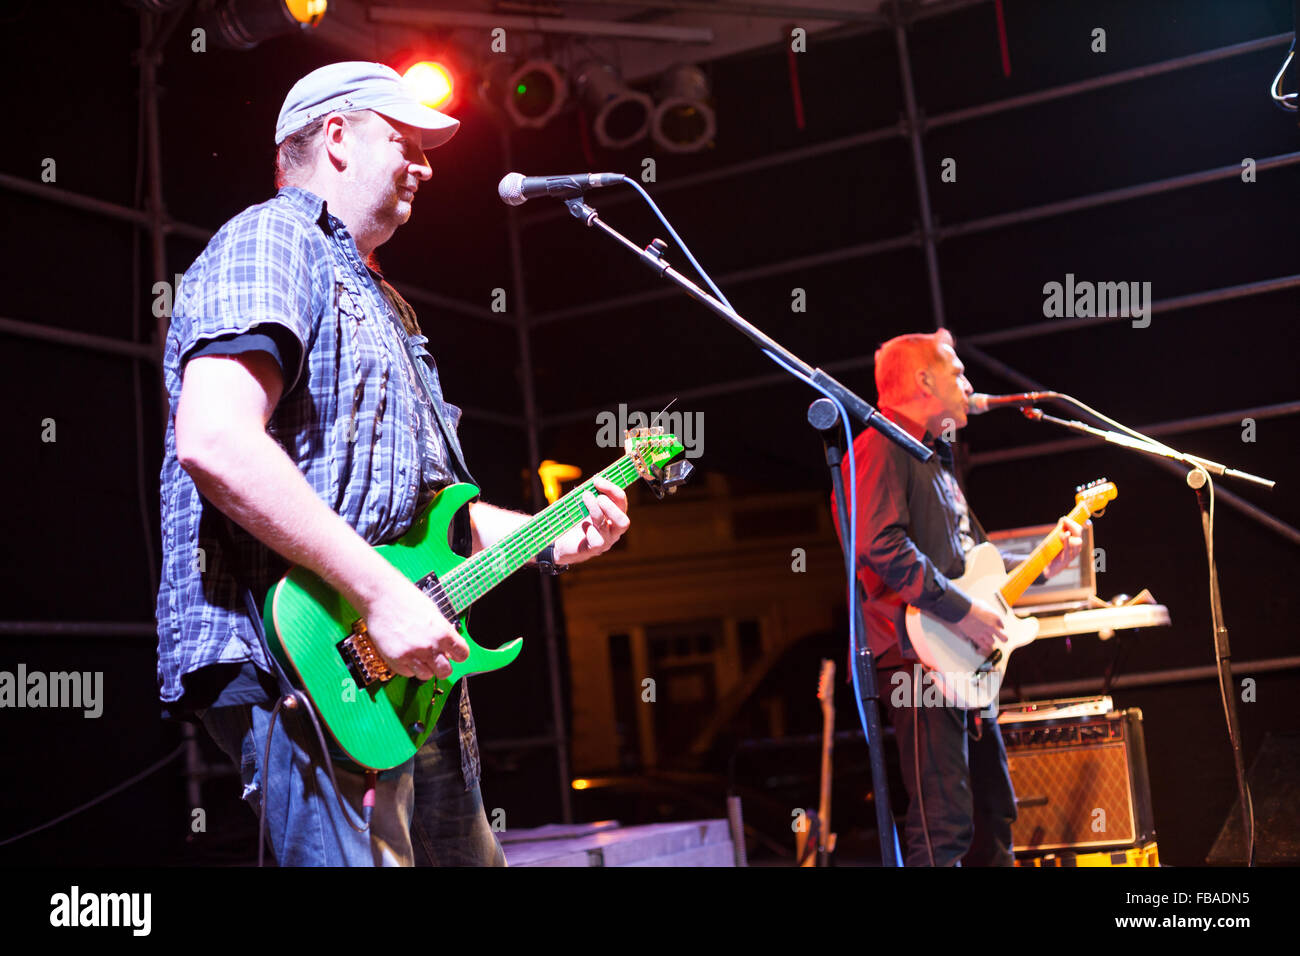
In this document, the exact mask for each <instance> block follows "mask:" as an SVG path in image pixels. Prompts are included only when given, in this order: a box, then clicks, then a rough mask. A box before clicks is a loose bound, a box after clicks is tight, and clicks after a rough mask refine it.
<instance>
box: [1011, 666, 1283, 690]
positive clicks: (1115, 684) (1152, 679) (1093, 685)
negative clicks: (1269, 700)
mask: <svg viewBox="0 0 1300 956" xmlns="http://www.w3.org/2000/svg"><path fill="white" fill-rule="evenodd" d="M1298 667H1300V657H1270V658H1266V659H1265V660H1259V661H1240V662H1238V661H1234V662H1233V664H1232V674H1233V676H1234V677H1240V676H1242V675H1244V674H1272V673H1276V672H1277V671H1286V670H1294V669H1296V668H1298ZM1218 677H1219V668H1218V667H1217V666H1215V665H1213V664H1207V665H1205V666H1204V667H1179V668H1174V669H1172V670H1165V671H1147V672H1145V673H1141V674H1124V675H1121V676H1119V677H1117V678H1115V680H1113V681H1112V682H1111V684H1110V687H1111V689H1112V690H1128V689H1129V688H1132V687H1159V686H1163V685H1166V684H1181V683H1184V682H1186V681H1196V680H1211V679H1215V680H1217V679H1218ZM1104 680H1105V678H1102V677H1084V678H1080V679H1079V680H1067V681H1055V682H1053V683H1050V684H1026V685H1025V686H1023V687H1016V688H1015V693H1014V694H1013V695H1012V696H1013V697H1015V698H1016V699H1018V700H1046V699H1050V698H1053V697H1073V696H1076V695H1079V694H1094V693H1096V692H1097V691H1098V690H1100V689H1101V688H1102V687H1103V686H1104V683H1103V682H1104Z"/></svg>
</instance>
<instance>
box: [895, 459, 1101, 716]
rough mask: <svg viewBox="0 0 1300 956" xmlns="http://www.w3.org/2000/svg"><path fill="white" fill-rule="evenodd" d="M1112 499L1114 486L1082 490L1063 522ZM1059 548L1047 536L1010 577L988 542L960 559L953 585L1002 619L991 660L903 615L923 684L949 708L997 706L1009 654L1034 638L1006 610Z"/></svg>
mask: <svg viewBox="0 0 1300 956" xmlns="http://www.w3.org/2000/svg"><path fill="white" fill-rule="evenodd" d="M1118 494H1119V492H1118V490H1117V489H1116V488H1115V486H1114V485H1113V484H1112V483H1110V482H1109V481H1106V479H1104V478H1102V479H1100V480H1099V481H1094V482H1093V483H1092V484H1090V485H1084V486H1083V487H1081V488H1079V489H1078V494H1076V495H1075V496H1074V508H1073V509H1072V510H1071V511H1070V513H1069V515H1067V517H1068V518H1070V519H1071V520H1073V521H1075V522H1077V523H1079V524H1083V523H1084V522H1085V521H1087V520H1088V519H1089V518H1091V517H1093V516H1094V515H1100V514H1101V513H1102V512H1103V511H1104V510H1105V509H1106V505H1107V504H1108V503H1110V502H1111V501H1114V500H1115V498H1116V496H1117V495H1118ZM1062 547H1063V545H1062V544H1061V539H1060V537H1059V536H1057V535H1056V534H1055V532H1053V533H1052V534H1049V535H1048V536H1047V537H1046V538H1044V539H1043V540H1042V541H1041V542H1039V544H1038V547H1036V548H1034V550H1033V552H1032V553H1031V554H1030V555H1029V557H1028V558H1026V559H1025V560H1024V561H1022V562H1021V563H1020V565H1019V566H1017V567H1016V568H1015V570H1013V571H1012V572H1011V573H1010V574H1008V573H1007V571H1006V567H1005V566H1004V565H1003V563H1002V555H1001V554H999V553H998V549H997V547H996V546H995V545H993V544H992V543H990V542H988V541H986V542H984V543H983V544H979V545H976V546H975V547H974V548H972V549H971V552H970V554H968V555H966V573H965V574H963V575H962V576H961V577H960V578H957V579H956V580H955V581H953V584H954V585H955V586H956V587H957V588H959V589H960V590H961V591H962V592H963V593H965V594H967V595H969V596H970V597H971V598H979V599H981V600H983V601H984V602H985V603H987V604H989V605H991V606H992V607H993V608H994V610H996V611H997V612H998V613H999V614H1000V615H1001V616H1002V628H1003V630H1004V631H1006V633H1007V640H1006V641H997V642H996V646H995V647H994V649H993V653H992V654H989V655H987V656H985V655H984V654H982V653H980V651H979V650H977V649H976V647H975V645H974V644H972V643H971V642H970V639H969V638H967V637H966V636H965V635H964V634H962V633H961V632H960V631H958V630H957V628H956V627H954V626H953V625H951V624H949V623H948V622H946V621H941V620H939V619H938V618H937V617H932V616H931V615H929V614H926V613H925V612H924V611H919V610H917V609H916V608H914V607H909V608H908V609H907V636H908V638H910V639H911V641H912V647H914V648H915V649H916V654H917V656H918V657H919V658H920V659H921V663H922V664H924V665H925V666H926V668H927V669H928V673H927V675H926V677H927V679H928V680H929V681H931V682H932V683H933V684H934V685H935V686H938V687H940V688H941V689H942V691H943V697H944V700H945V701H946V702H947V703H948V704H949V706H952V707H964V708H969V709H979V708H983V707H987V706H988V705H989V704H991V703H992V702H993V701H995V700H997V697H998V692H999V691H1001V689H1002V678H1003V676H1004V675H1005V674H1006V670H1007V661H1008V659H1009V658H1010V657H1011V652H1012V651H1014V650H1015V649H1016V648H1018V647H1024V646H1025V645H1026V644H1029V643H1030V642H1032V641H1033V640H1034V638H1036V637H1037V636H1038V620H1037V619H1036V618H1033V617H1028V618H1022V617H1017V616H1016V614H1015V612H1014V611H1012V610H1011V606H1012V605H1013V604H1015V603H1016V601H1017V600H1019V599H1020V595H1022V594H1024V593H1025V589H1026V588H1028V587H1029V586H1030V585H1031V584H1033V583H1034V582H1035V581H1036V580H1038V576H1039V575H1040V574H1042V573H1043V569H1044V568H1046V567H1047V566H1048V565H1049V564H1051V562H1052V559H1053V558H1055V557H1056V556H1057V555H1058V554H1060V553H1061V549H1062ZM1084 559H1085V560H1091V556H1087V555H1085V556H1084ZM919 690H920V689H919V688H918V689H917V692H918V693H919Z"/></svg>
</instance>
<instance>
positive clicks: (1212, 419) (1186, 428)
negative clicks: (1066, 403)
mask: <svg viewBox="0 0 1300 956" xmlns="http://www.w3.org/2000/svg"><path fill="white" fill-rule="evenodd" d="M1297 413H1300V402H1287V403H1285V404H1282V405H1258V406H1256V407H1255V408H1242V409H1238V410H1237V411H1235V412H1222V413H1220V414H1218V415H1201V416H1199V417H1197V418H1180V419H1177V420H1175V421H1172V422H1161V423H1160V424H1158V425H1142V426H1140V427H1139V428H1138V429H1137V430H1138V431H1140V432H1142V433H1143V434H1145V435H1155V436H1160V435H1181V434H1184V433H1186V432H1196V431H1203V430H1204V429H1207V428H1219V427H1222V426H1223V425H1240V424H1241V421H1242V419H1244V418H1252V419H1254V420H1255V421H1260V420H1263V419H1269V418H1282V417H1284V416H1287V415H1295V414H1297ZM1096 447H1097V439H1095V438H1062V439H1060V440H1058V441H1044V442H1036V443H1034V444H1032V445H1017V446H1015V447H1013V448H1000V449H998V450H997V451H983V452H976V453H975V454H973V455H971V456H970V458H969V461H970V463H971V465H972V466H976V465H998V464H1002V463H1004V462H1008V461H1021V460H1023V459H1025V458H1040V457H1044V456H1046V455H1060V454H1064V453H1067V452H1072V451H1082V450H1084V449H1095V448H1096Z"/></svg>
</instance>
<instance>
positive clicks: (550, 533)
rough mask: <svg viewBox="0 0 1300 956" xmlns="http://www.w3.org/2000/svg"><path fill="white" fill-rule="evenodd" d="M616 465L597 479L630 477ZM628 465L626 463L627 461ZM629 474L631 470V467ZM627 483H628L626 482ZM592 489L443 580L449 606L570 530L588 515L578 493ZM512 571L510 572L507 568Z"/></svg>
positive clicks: (478, 592)
mask: <svg viewBox="0 0 1300 956" xmlns="http://www.w3.org/2000/svg"><path fill="white" fill-rule="evenodd" d="M619 464H623V462H619V463H616V464H615V465H614V466H611V467H610V468H608V469H606V470H605V472H601V473H600V474H601V476H603V477H606V478H610V479H612V480H614V481H616V482H618V483H620V484H622V481H621V479H622V478H624V477H628V478H629V479H630V478H631V477H632V476H630V475H625V474H619V472H620V471H622V472H626V471H627V470H628V469H627V468H619V467H618V465H619ZM628 464H630V461H629V462H628ZM632 470H633V471H634V470H635V468H634V467H633V469H632ZM628 483H630V481H629V482H628ZM592 487H593V484H592V482H590V481H589V482H586V483H584V484H583V485H580V486H578V487H577V488H575V489H573V490H572V491H571V492H570V493H569V494H568V495H566V496H565V497H564V498H563V499H561V500H560V501H557V502H556V503H555V504H554V505H552V506H551V507H550V508H548V509H546V511H544V512H542V514H540V515H538V516H537V518H536V519H534V520H533V521H532V522H529V523H528V524H526V525H524V526H521V527H520V528H518V529H516V531H515V532H512V533H511V534H510V535H509V536H507V537H506V539H504V540H503V541H501V542H498V544H497V545H496V546H495V547H494V548H490V549H487V550H485V551H483V552H480V553H479V554H477V555H474V556H473V557H472V558H471V559H469V561H467V562H465V563H464V564H462V565H461V566H460V567H458V568H456V569H454V570H453V571H452V572H451V573H450V574H448V576H447V579H446V580H445V581H444V582H443V586H444V588H445V589H446V590H447V592H448V594H449V596H451V598H452V600H453V604H454V605H457V606H459V607H460V608H464V607H467V606H469V604H471V603H473V601H474V600H476V599H477V598H478V597H481V596H482V595H483V594H485V593H487V591H488V590H489V589H490V588H491V587H493V586H494V585H495V584H496V583H499V581H501V580H504V578H505V577H507V576H508V573H509V572H507V573H505V574H503V573H501V564H502V563H503V562H505V563H513V562H516V561H518V562H520V563H521V564H522V563H524V561H521V559H526V558H529V557H531V556H532V555H533V554H534V553H536V552H537V551H538V550H540V548H539V547H538V545H537V542H538V541H540V540H553V539H554V538H555V537H556V536H557V532H559V533H562V531H563V530H567V528H569V527H572V526H573V525H575V524H577V523H578V522H579V521H581V520H582V518H583V517H586V516H588V512H587V510H586V507H585V505H584V504H583V502H582V500H581V496H582V493H583V492H584V491H586V490H588V489H590V488H592ZM511 570H512V571H513V570H514V569H511Z"/></svg>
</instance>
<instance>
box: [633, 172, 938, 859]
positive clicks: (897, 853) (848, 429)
mask: <svg viewBox="0 0 1300 956" xmlns="http://www.w3.org/2000/svg"><path fill="white" fill-rule="evenodd" d="M622 181H623V182H624V183H626V184H627V185H629V186H631V187H632V188H633V189H635V190H636V191H637V192H638V193H640V194H641V198H642V199H644V200H645V203H646V205H647V206H649V207H650V211H651V212H653V213H654V214H655V216H656V217H657V218H658V219H659V221H660V222H661V223H663V226H664V228H665V229H667V230H668V234H669V235H670V236H672V238H673V241H675V242H676V243H677V245H678V247H679V248H680V249H681V250H682V254H683V255H685V256H686V258H687V260H688V261H689V262H690V264H691V265H692V266H693V267H694V268H695V271H696V273H698V274H699V276H700V278H702V279H703V280H704V283H705V285H707V286H708V287H709V289H710V290H711V291H712V292H713V294H714V295H715V296H717V297H718V300H719V301H720V302H722V303H723V304H724V305H725V306H726V307H727V308H729V309H731V310H732V311H733V312H734V311H735V307H734V306H733V305H732V304H731V301H730V300H729V299H728V298H727V296H726V295H725V294H724V293H723V291H722V290H721V289H720V288H718V285H717V283H716V282H714V281H713V277H712V276H710V275H709V274H708V272H706V271H705V269H704V267H703V266H701V265H700V263H699V261H698V260H697V259H696V258H695V255H694V254H693V253H692V252H691V250H690V247H688V246H687V245H686V242H685V241H684V240H683V239H682V237H681V236H679V235H678V234H677V230H676V229H674V228H673V225H672V223H670V222H669V221H668V218H667V217H666V216H664V214H663V212H661V211H660V209H659V206H658V204H657V203H656V202H655V201H654V200H653V199H652V198H650V194H649V193H647V192H646V191H645V190H644V189H643V188H642V187H641V184H640V183H638V182H637V181H636V180H635V179H632V178H630V177H627V176H624V177H623V180H622ZM760 351H762V353H763V354H764V355H766V356H767V357H768V358H769V359H771V360H772V361H773V362H775V363H776V364H777V365H779V366H780V367H781V368H783V369H785V370H786V371H787V372H789V373H790V374H791V375H792V376H794V377H795V378H797V379H799V380H800V381H802V382H804V383H805V384H806V385H808V386H810V387H811V388H813V389H815V390H816V391H818V392H821V393H822V394H823V395H825V396H826V397H827V398H829V399H830V400H831V403H832V404H833V405H834V406H835V409H836V410H837V411H838V412H839V415H840V421H842V422H843V423H844V432H845V435H846V437H847V438H848V441H847V442H845V445H846V449H847V452H848V459H849V472H850V474H855V475H856V474H857V468H856V464H855V462H854V454H853V428H852V423H851V419H850V418H849V413H848V411H847V410H846V409H845V408H844V404H843V403H842V402H841V401H840V400H839V399H838V398H836V397H835V396H834V395H832V394H831V393H830V392H828V391H827V390H826V389H825V388H823V387H822V386H821V385H819V384H818V383H817V382H815V381H813V380H812V379H811V378H809V377H808V376H807V375H804V374H803V373H802V372H800V371H799V370H798V369H795V368H793V367H792V366H791V365H789V364H788V363H787V362H786V361H785V360H784V359H782V358H781V356H780V355H778V354H777V353H775V352H773V351H772V350H771V349H766V348H765V349H761V350H760ZM847 484H848V488H847V497H848V499H849V538H850V540H851V541H854V542H856V541H857V520H858V486H857V482H856V481H851V482H847ZM845 552H846V555H847V558H846V561H845V564H846V565H847V567H846V571H847V573H848V580H849V596H848V607H849V646H850V649H851V653H852V654H853V655H855V656H856V655H857V654H858V648H859V644H860V642H861V641H863V640H865V635H861V634H858V633H857V626H856V624H857V622H856V615H855V614H854V613H853V610H852V609H853V601H854V596H853V589H854V588H855V587H856V586H857V550H856V548H854V547H849V548H846V549H845ZM849 673H850V676H851V677H852V679H853V691H854V699H855V702H856V705H857V711H858V722H859V723H860V724H861V725H862V732H863V734H864V736H865V737H866V738H867V739H868V740H870V739H871V734H870V732H869V729H868V727H869V725H868V721H867V714H866V711H865V710H864V709H863V704H862V688H861V686H860V684H859V680H858V668H857V667H856V666H855V667H850V668H849ZM891 822H892V821H891ZM892 830H893V837H894V840H893V844H894V846H893V858H894V865H895V866H898V867H901V866H903V854H902V850H901V849H900V848H899V845H898V828H897V826H894V827H892ZM926 839H927V840H928V839H929V834H928V833H927V834H926ZM882 843H883V841H882ZM881 854H882V857H883V855H884V850H883V848H882V851H881ZM881 862H882V863H883V862H884V860H883V859H882V860H881Z"/></svg>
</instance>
